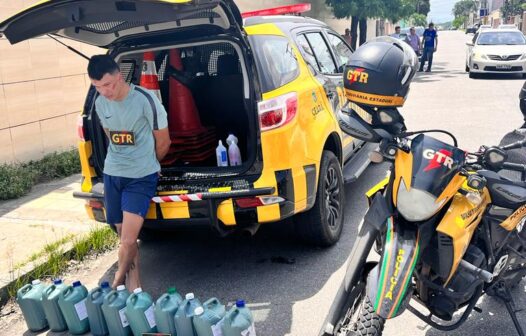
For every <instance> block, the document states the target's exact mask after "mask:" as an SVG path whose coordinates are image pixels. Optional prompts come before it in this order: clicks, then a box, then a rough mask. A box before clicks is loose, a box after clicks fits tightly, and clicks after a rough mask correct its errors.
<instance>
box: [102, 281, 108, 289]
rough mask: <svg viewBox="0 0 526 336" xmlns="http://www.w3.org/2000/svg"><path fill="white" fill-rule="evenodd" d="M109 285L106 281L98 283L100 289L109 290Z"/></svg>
mask: <svg viewBox="0 0 526 336" xmlns="http://www.w3.org/2000/svg"><path fill="white" fill-rule="evenodd" d="M109 287H110V283H109V282H108V281H103V282H101V283H100V288H109Z"/></svg>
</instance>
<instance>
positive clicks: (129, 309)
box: [126, 287, 157, 336]
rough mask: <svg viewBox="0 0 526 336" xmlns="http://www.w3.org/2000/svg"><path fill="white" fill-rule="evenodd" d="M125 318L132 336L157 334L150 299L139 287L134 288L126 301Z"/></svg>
mask: <svg viewBox="0 0 526 336" xmlns="http://www.w3.org/2000/svg"><path fill="white" fill-rule="evenodd" d="M126 316H127V317H128V321H129V322H130V327H131V329H132V332H133V335H135V336H141V335H142V334H144V333H156V332H157V324H156V323H155V314H154V307H153V300H152V297H151V296H150V294H148V293H146V292H143V291H142V289H141V288H140V287H139V288H135V290H134V291H133V294H131V295H130V297H128V300H126Z"/></svg>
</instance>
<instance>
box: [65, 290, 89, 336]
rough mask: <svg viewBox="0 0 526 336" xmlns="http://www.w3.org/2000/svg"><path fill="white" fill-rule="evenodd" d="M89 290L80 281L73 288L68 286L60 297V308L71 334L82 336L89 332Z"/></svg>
mask: <svg viewBox="0 0 526 336" xmlns="http://www.w3.org/2000/svg"><path fill="white" fill-rule="evenodd" d="M87 296H88V290H87V289H86V287H84V286H83V285H82V284H81V283H80V281H75V282H74V283H73V285H72V286H67V287H66V289H65V290H64V291H63V292H62V293H60V295H59V297H58V306H59V307H60V310H61V311H62V315H64V320H66V324H67V325H68V329H69V333H70V334H72V335H82V334H84V333H86V332H87V331H88V330H89V321H88V311H87V309H86V297H87Z"/></svg>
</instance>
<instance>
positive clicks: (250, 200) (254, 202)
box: [236, 196, 285, 208]
mask: <svg viewBox="0 0 526 336" xmlns="http://www.w3.org/2000/svg"><path fill="white" fill-rule="evenodd" d="M283 201H285V199H284V198H283V197H281V196H258V197H247V198H238V199H236V204H237V206H238V207H240V208H256V207H258V206H262V205H270V204H278V203H281V202H283Z"/></svg>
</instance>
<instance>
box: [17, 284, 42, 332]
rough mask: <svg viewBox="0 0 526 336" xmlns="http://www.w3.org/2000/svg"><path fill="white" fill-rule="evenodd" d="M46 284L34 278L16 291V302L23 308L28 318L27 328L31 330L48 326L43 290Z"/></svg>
mask: <svg viewBox="0 0 526 336" xmlns="http://www.w3.org/2000/svg"><path fill="white" fill-rule="evenodd" d="M43 291H44V285H43V284H42V283H40V280H33V282H31V283H30V284H27V285H25V286H23V287H22V288H20V289H19V290H18V291H17V293H16V302H18V305H19V306H20V310H22V315H24V319H25V320H26V324H27V328H28V329H29V330H31V331H39V330H42V329H45V328H47V320H46V314H45V313H44V308H43V306H42V292H43Z"/></svg>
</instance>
